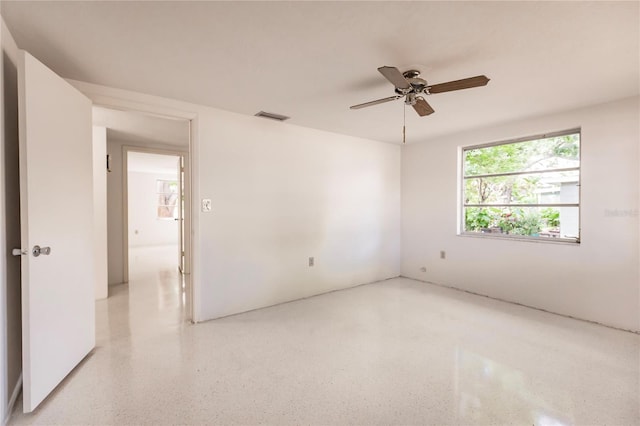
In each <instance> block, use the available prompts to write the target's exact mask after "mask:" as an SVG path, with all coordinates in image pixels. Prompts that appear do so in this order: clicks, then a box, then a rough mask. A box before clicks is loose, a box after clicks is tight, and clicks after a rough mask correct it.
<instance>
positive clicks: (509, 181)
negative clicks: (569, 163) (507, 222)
mask: <svg viewBox="0 0 640 426" xmlns="http://www.w3.org/2000/svg"><path fill="white" fill-rule="evenodd" d="M579 182H580V172H579V170H571V171H565V172H547V173H534V174H524V175H516V176H495V177H478V178H471V179H465V181H464V191H465V192H464V194H465V198H464V202H465V204H558V203H562V204H567V203H578V202H579Z"/></svg>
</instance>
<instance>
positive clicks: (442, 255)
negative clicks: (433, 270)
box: [440, 250, 447, 259]
mask: <svg viewBox="0 0 640 426" xmlns="http://www.w3.org/2000/svg"><path fill="white" fill-rule="evenodd" d="M446 258H447V252H445V251H444V250H441V251H440V259H446Z"/></svg>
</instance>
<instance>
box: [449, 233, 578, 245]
mask: <svg viewBox="0 0 640 426" xmlns="http://www.w3.org/2000/svg"><path fill="white" fill-rule="evenodd" d="M457 235H458V237H469V238H482V239H490V240H503V241H524V242H528V243H541V244H563V245H571V246H580V240H579V239H578V240H575V239H572V238H540V237H526V236H524V235H508V234H490V233H485V234H481V233H471V232H462V233H458V234H457Z"/></svg>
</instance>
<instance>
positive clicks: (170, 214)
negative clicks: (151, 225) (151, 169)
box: [156, 179, 178, 220]
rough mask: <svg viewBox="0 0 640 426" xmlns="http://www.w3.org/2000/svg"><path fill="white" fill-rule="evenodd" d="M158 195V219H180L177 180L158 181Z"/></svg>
mask: <svg viewBox="0 0 640 426" xmlns="http://www.w3.org/2000/svg"><path fill="white" fill-rule="evenodd" d="M156 188H157V190H156V192H157V194H158V219H170V220H173V219H177V218H178V208H177V207H178V182H177V181H175V180H163V179H158V180H157V181H156Z"/></svg>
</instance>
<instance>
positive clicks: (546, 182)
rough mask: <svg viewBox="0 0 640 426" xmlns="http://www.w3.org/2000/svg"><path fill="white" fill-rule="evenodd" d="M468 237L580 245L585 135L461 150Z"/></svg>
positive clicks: (570, 133) (573, 132)
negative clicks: (487, 236) (491, 237)
mask: <svg viewBox="0 0 640 426" xmlns="http://www.w3.org/2000/svg"><path fill="white" fill-rule="evenodd" d="M462 167H463V169H462V216H461V217H462V224H461V229H462V232H463V234H467V235H469V234H471V235H487V234H490V235H491V236H500V237H505V238H524V239H538V240H554V241H573V242H580V131H579V130H571V131H566V132H562V133H556V134H552V135H542V136H535V137H530V138H526V139H519V140H516V141H509V142H500V143H493V144H488V145H481V146H473V147H467V148H464V149H463V150H462Z"/></svg>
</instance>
